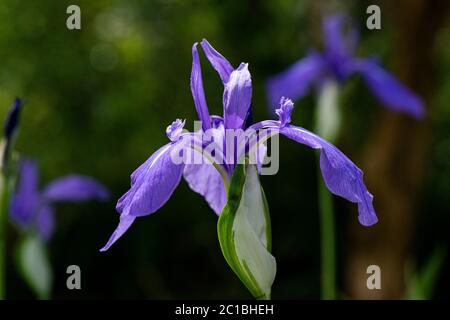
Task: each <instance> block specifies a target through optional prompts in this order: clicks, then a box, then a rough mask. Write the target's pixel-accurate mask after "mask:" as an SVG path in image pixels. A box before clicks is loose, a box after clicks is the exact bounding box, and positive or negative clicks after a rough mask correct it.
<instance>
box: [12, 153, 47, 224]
mask: <svg viewBox="0 0 450 320" xmlns="http://www.w3.org/2000/svg"><path fill="white" fill-rule="evenodd" d="M19 176H20V177H19V179H20V180H19V183H18V188H17V190H16V192H15V193H14V195H13V197H12V199H11V204H10V215H11V219H12V220H13V221H14V222H16V223H17V224H19V225H20V226H21V227H27V226H28V224H30V223H32V221H33V219H34V213H35V209H36V208H37V206H38V205H39V202H40V196H39V193H38V172H37V168H36V164H35V163H34V162H33V161H31V160H27V159H25V160H22V161H21V163H20V173H19Z"/></svg>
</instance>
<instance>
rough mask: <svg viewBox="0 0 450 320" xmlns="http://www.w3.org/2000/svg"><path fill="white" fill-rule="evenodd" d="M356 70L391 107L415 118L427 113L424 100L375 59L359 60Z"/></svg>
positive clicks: (380, 98) (383, 102)
mask: <svg viewBox="0 0 450 320" xmlns="http://www.w3.org/2000/svg"><path fill="white" fill-rule="evenodd" d="M355 70H356V71H358V72H359V73H360V74H361V76H362V77H363V79H364V81H365V83H366V85H367V86H368V87H369V89H370V90H371V91H372V93H373V94H374V95H375V96H376V97H377V98H378V99H379V100H380V102H381V103H382V104H384V105H385V106H386V107H388V108H389V109H391V110H394V111H400V112H404V113H407V114H409V115H411V116H413V117H415V118H422V117H423V116H424V115H425V108H424V105H423V102H422V100H421V99H420V98H419V97H418V96H417V95H415V94H414V93H413V92H412V91H411V90H410V89H408V88H407V87H406V86H404V85H403V84H401V83H400V81H398V80H397V79H396V78H395V77H394V76H393V75H392V74H390V73H389V72H387V71H386V70H384V69H383V68H382V67H380V66H379V65H378V64H377V63H376V62H375V61H373V60H370V59H364V60H359V61H357V62H356V64H355Z"/></svg>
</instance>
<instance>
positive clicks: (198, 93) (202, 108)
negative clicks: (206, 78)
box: [191, 43, 211, 130]
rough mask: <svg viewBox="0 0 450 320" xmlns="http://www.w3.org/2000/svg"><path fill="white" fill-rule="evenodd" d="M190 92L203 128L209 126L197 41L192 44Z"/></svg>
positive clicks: (205, 128)
mask: <svg viewBox="0 0 450 320" xmlns="http://www.w3.org/2000/svg"><path fill="white" fill-rule="evenodd" d="M191 92H192V97H193V98H194V104H195V109H196V110H197V114H198V117H199V119H200V121H201V122H202V128H203V130H207V129H209V128H210V127H211V118H210V117H209V111H208V105H207V104H206V98H205V91H204V89H203V79H202V70H201V66H200V59H199V57H198V51H197V43H194V45H193V46H192V71H191Z"/></svg>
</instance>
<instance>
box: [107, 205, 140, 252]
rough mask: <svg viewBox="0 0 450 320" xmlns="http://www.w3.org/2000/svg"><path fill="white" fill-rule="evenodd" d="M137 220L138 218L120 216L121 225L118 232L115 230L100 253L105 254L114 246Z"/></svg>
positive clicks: (125, 215)
mask: <svg viewBox="0 0 450 320" xmlns="http://www.w3.org/2000/svg"><path fill="white" fill-rule="evenodd" d="M135 219H136V217H133V216H130V215H127V214H122V215H121V216H120V221H119V225H118V226H117V228H116V230H114V232H113V234H112V235H111V237H110V238H109V240H108V242H107V243H106V244H105V246H104V247H103V248H101V249H100V251H101V252H103V251H106V250H108V249H109V248H110V247H111V246H112V245H113V244H114V242H116V241H117V240H118V239H119V238H120V237H121V236H123V234H124V233H125V232H126V231H127V230H128V229H129V228H130V227H131V225H132V224H133V222H134V220H135Z"/></svg>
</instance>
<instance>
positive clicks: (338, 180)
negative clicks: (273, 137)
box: [249, 99, 378, 226]
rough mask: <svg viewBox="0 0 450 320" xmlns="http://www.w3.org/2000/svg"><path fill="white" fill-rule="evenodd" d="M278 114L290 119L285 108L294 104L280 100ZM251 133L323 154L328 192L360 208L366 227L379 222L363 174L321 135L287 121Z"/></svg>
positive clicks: (266, 123)
mask: <svg viewBox="0 0 450 320" xmlns="http://www.w3.org/2000/svg"><path fill="white" fill-rule="evenodd" d="M281 103H282V106H281V107H280V109H278V110H279V113H281V114H282V117H281V118H282V119H283V118H284V119H286V118H290V117H287V115H286V114H284V113H285V112H292V110H293V109H292V108H286V107H285V108H283V106H286V105H290V104H292V102H290V101H289V100H286V99H282V100H281ZM249 129H253V130H260V129H270V130H273V134H276V133H281V134H282V135H284V136H286V137H288V138H289V139H292V140H294V141H296V142H298V143H301V144H304V145H307V146H308V147H311V148H313V149H319V150H320V169H321V171H322V176H323V179H324V181H325V184H326V186H327V188H328V189H329V190H330V191H331V192H332V193H334V194H336V195H338V196H341V197H343V198H345V199H347V200H349V201H351V202H354V203H357V204H358V212H359V215H358V220H359V222H360V223H361V224H362V225H364V226H371V225H373V224H375V223H376V222H377V221H378V218H377V216H376V214H375V210H374V208H373V205H372V200H373V196H372V195H371V194H370V193H369V191H368V190H367V188H366V186H365V185H364V182H363V172H362V171H361V170H360V169H359V168H358V167H357V166H356V165H355V164H354V163H353V162H352V161H351V160H350V159H349V158H347V156H345V155H344V154H343V153H342V152H341V151H340V150H339V149H338V148H336V147H335V146H334V145H333V144H331V143H329V142H328V141H326V140H325V139H323V138H321V137H319V136H318V135H316V134H314V133H312V132H310V131H308V130H306V129H303V128H300V127H296V126H293V125H290V124H289V122H286V121H283V122H282V121H262V122H260V123H257V124H254V125H253V126H252V127H250V128H249Z"/></svg>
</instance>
